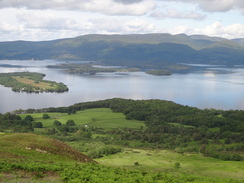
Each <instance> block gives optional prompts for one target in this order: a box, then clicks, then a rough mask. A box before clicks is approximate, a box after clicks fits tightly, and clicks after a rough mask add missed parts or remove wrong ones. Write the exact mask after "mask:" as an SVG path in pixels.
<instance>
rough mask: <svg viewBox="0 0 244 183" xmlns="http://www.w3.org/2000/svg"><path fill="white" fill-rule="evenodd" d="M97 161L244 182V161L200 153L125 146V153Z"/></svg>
mask: <svg viewBox="0 0 244 183" xmlns="http://www.w3.org/2000/svg"><path fill="white" fill-rule="evenodd" d="M96 161H97V162H99V163H101V164H103V165H106V166H113V167H123V168H126V169H133V170H135V169H136V170H142V171H149V172H165V173H170V174H175V175H179V174H186V175H197V176H204V177H215V178H228V179H237V180H240V181H244V163H243V162H237V161H222V160H218V159H214V158H207V157H203V156H202V155H200V154H190V153H188V154H179V153H175V152H172V151H168V150H142V149H125V151H124V152H121V153H117V154H114V155H109V156H106V157H103V158H99V159H96ZM135 162H138V165H135ZM177 162H179V163H180V167H179V168H176V167H175V163H177Z"/></svg>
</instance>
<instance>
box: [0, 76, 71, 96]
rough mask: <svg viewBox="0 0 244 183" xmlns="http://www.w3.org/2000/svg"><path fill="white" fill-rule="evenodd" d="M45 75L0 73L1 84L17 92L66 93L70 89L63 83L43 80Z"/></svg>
mask: <svg viewBox="0 0 244 183" xmlns="http://www.w3.org/2000/svg"><path fill="white" fill-rule="evenodd" d="M44 77H45V74H41V73H34V72H14V73H0V84H1V85H4V86H6V87H11V88H12V90H13V91H15V92H27V93H32V92H34V93H40V92H65V91H68V87H67V86H66V85H64V84H63V83H57V82H54V81H48V80H43V78H44Z"/></svg>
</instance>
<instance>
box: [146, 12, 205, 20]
mask: <svg viewBox="0 0 244 183" xmlns="http://www.w3.org/2000/svg"><path fill="white" fill-rule="evenodd" d="M151 16H152V17H154V18H157V19H164V18H175V19H193V20H203V19H205V18H206V15H205V14H202V13H199V12H196V11H179V10H176V9H165V10H164V11H162V10H155V11H154V12H152V14H151Z"/></svg>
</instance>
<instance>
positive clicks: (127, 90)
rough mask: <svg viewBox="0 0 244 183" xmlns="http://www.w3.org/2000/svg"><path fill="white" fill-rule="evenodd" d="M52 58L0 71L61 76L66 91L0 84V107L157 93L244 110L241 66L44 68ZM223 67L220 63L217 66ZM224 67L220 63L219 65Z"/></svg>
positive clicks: (1, 65)
mask: <svg viewBox="0 0 244 183" xmlns="http://www.w3.org/2000/svg"><path fill="white" fill-rule="evenodd" d="M57 63H60V62H58V61H4V60H3V61H0V72H17V71H18V72H20V71H30V72H40V73H44V74H46V77H45V78H44V79H47V80H53V81H57V82H63V83H65V84H66V85H67V86H68V87H69V92H66V93H40V94H27V93H16V92H13V91H12V90H11V88H6V87H3V86H1V85H0V101H1V104H0V113H5V112H8V111H13V110H16V109H28V108H35V109H38V108H46V107H59V106H69V105H72V104H74V103H79V102H86V101H95V100H102V99H108V98H114V97H120V98H127V99H163V100H170V101H174V102H176V103H179V104H183V105H188V106H194V107H198V108H217V109H241V110H244V93H243V91H244V68H236V69H228V71H234V73H231V74H216V72H215V71H214V70H211V69H210V70H208V71H207V72H196V73H190V74H174V75H172V76H152V75H147V74H145V73H143V72H133V73H98V74H96V75H93V76H92V75H78V74H77V75H70V74H68V73H65V72H64V71H62V70H59V69H50V68H46V66H47V65H53V64H57ZM222 69H223V68H222ZM225 70H226V69H225Z"/></svg>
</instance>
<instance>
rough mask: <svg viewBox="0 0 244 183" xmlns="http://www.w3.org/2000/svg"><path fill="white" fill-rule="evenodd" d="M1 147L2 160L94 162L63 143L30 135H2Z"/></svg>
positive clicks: (0, 158)
mask: <svg viewBox="0 0 244 183" xmlns="http://www.w3.org/2000/svg"><path fill="white" fill-rule="evenodd" d="M0 147H1V149H0V160H8V159H11V160H14V159H17V160H23V159H24V160H31V161H33V160H38V161H42V162H49V161H52V162H60V161H64V162H65V161H66V162H69V161H73V162H75V161H78V162H82V163H85V162H94V161H93V160H92V159H91V158H89V157H88V156H86V155H84V154H82V153H80V152H78V151H76V150H74V149H73V148H71V147H70V146H68V145H66V144H64V143H63V142H61V141H58V140H54V139H51V138H48V137H44V136H40V135H35V134H30V133H13V134H7V135H0Z"/></svg>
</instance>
